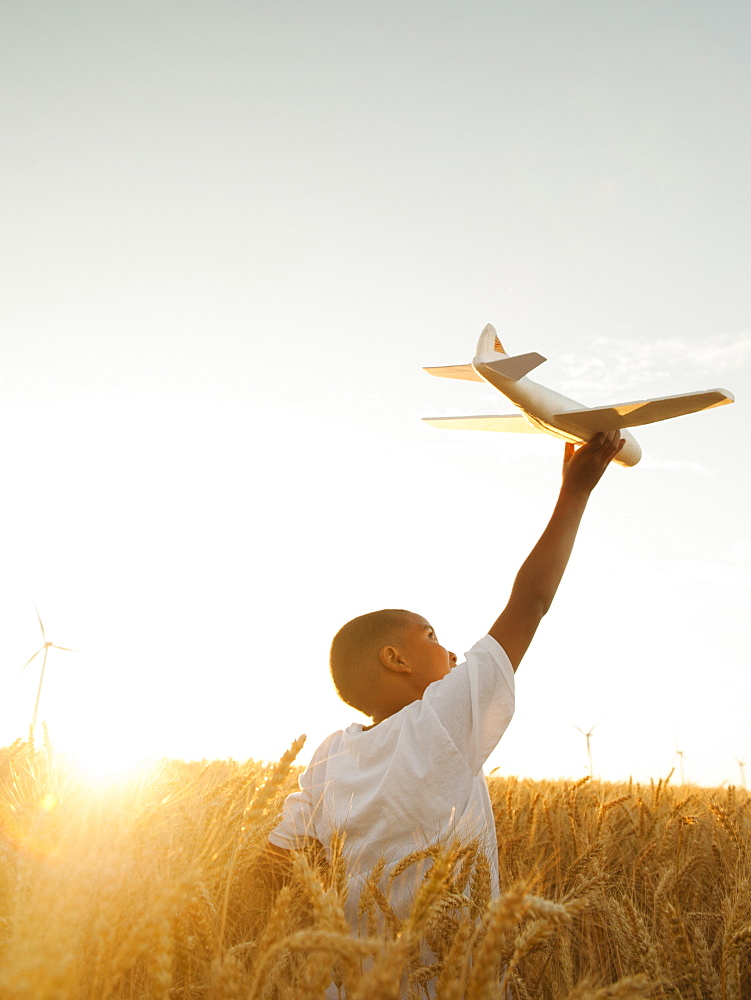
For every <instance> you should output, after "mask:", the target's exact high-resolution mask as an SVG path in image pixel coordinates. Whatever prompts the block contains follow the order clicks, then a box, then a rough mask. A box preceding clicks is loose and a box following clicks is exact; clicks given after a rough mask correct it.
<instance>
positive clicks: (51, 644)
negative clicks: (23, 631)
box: [18, 604, 78, 732]
mask: <svg viewBox="0 0 751 1000" xmlns="http://www.w3.org/2000/svg"><path fill="white" fill-rule="evenodd" d="M34 610H35V611H36V613H37V620H38V621H39V628H40V629H41V632H42V645H41V646H40V647H39V649H38V650H37V651H36V653H34V655H33V656H30V657H29V659H28V660H27V661H26V663H24V665H23V666H22V667H21V669H20V670H19V671H18V672H19V673H22V672H23V671H24V670H25V669H26V668H27V667H28V665H29V664H30V663H31V662H32V660H35V659H36V658H37V656H39V654H40V653H43V654H44V655H43V656H42V672H41V673H40V674H39V687H38V688H37V698H36V701H35V702H34V714H33V716H32V717H31V729H32V732H33V731H34V730H35V729H36V724H37V712H38V711H39V699H40V698H41V696H42V683H43V682H44V671H45V669H46V667H47V652H48V651H49V650H50V649H62V650H63V651H64V652H66V653H77V652H78V650H77V649H70V648H69V647H68V646H56V645H55V644H54V642H49V641H48V639H47V636H46V635H45V634H44V625H43V623H42V617H41V615H40V614H39V608H38V607H37V606H36V604H35V605H34Z"/></svg>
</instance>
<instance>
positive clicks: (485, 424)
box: [422, 413, 544, 434]
mask: <svg viewBox="0 0 751 1000" xmlns="http://www.w3.org/2000/svg"><path fill="white" fill-rule="evenodd" d="M422 419H423V421H424V422H425V423H426V424H431V425H432V426H433V427H442V428H443V429H444V430H449V431H512V432H515V433H517V434H543V433H544V431H539V430H538V429H537V428H536V427H533V426H532V424H530V423H529V422H528V421H527V420H525V419H524V417H523V416H522V415H521V413H508V414H504V415H503V416H499V415H497V414H494V415H489V416H479V417H423V418H422Z"/></svg>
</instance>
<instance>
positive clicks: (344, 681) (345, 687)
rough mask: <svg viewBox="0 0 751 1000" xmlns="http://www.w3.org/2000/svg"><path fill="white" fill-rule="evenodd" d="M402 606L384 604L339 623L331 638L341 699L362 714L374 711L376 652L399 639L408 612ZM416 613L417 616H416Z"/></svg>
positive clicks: (333, 673) (333, 668) (331, 660)
mask: <svg viewBox="0 0 751 1000" xmlns="http://www.w3.org/2000/svg"><path fill="white" fill-rule="evenodd" d="M413 613H414V612H412V611H405V610H404V609H403V608H383V609H382V610H381V611H369V612H368V614H365V615H360V616H359V617H358V618H353V619H352V621H349V622H347V624H346V625H342V627H341V628H340V629H339V631H338V632H337V633H336V635H335V636H334V638H333V640H332V642H331V654H330V657H329V665H330V667H331V677H332V679H333V681H334V684H335V686H336V690H337V693H338V694H339V697H340V698H341V699H342V701H344V702H346V704H347V705H351V706H352V708H356V709H357V711H358V712H363V713H364V714H365V715H371V716H372V714H373V710H374V705H373V704H372V697H373V681H374V679H375V667H376V665H377V662H378V661H377V654H378V652H379V650H381V649H382V648H383V647H384V646H386V645H388V644H389V643H390V642H393V641H394V640H395V639H397V640H398V639H399V637H400V635H401V632H402V630H403V629H404V626H405V625H406V624H407V619H406V616H407V615H412V614H413ZM416 617H417V616H416Z"/></svg>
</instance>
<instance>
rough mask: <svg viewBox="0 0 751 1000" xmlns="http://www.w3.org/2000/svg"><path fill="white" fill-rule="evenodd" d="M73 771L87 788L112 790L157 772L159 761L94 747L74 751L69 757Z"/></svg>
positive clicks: (118, 749) (113, 749) (71, 751)
mask: <svg viewBox="0 0 751 1000" xmlns="http://www.w3.org/2000/svg"><path fill="white" fill-rule="evenodd" d="M66 757H67V758H68V760H69V762H70V765H71V769H72V770H73V771H74V772H75V773H76V775H77V776H78V777H79V778H80V779H81V780H82V781H83V782H85V783H86V784H88V785H95V786H97V787H109V786H111V785H117V784H121V783H124V782H128V781H131V780H133V779H134V778H142V777H145V776H146V775H148V774H149V772H150V771H151V770H152V769H153V768H154V766H155V764H156V761H154V760H153V759H152V758H150V757H144V756H137V755H136V754H135V753H134V752H133V750H132V748H131V749H130V750H129V749H128V748H124V747H107V746H102V745H101V744H96V743H95V744H91V745H89V746H86V747H76V748H72V749H71V750H70V751H68V752H67V753H66Z"/></svg>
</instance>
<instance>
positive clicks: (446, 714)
mask: <svg viewBox="0 0 751 1000" xmlns="http://www.w3.org/2000/svg"><path fill="white" fill-rule="evenodd" d="M622 447H623V441H622V440H621V439H620V434H619V432H618V431H613V432H610V433H607V434H598V435H597V436H596V437H594V438H593V439H592V440H591V441H590V442H589V443H588V444H585V445H583V446H582V447H580V448H578V449H575V448H574V446H573V445H572V444H567V445H566V451H565V457H564V465H563V483H562V486H561V491H560V495H559V497H558V501H557V503H556V506H555V509H554V511H553V515H552V517H551V519H550V522H549V524H548V526H547V528H546V529H545V531H544V533H543V535H542V537H541V538H540V540H539V541H538V543H537V545H536V546H535V547H534V549H533V550H532V552H531V553H530V555H529V556H528V557H527V559H526V560H525V562H524V564H523V565H522V567H521V569H520V570H519V572H518V574H517V576H516V580H515V581H514V586H513V589H512V591H511V597H510V598H509V601H508V604H507V605H506V607H505V608H504V610H503V611H502V612H501V615H500V617H499V618H498V619H497V621H496V622H495V623H494V624H493V626H492V627H491V629H490V632H489V634H488V635H487V636H485V637H483V638H482V639H480V640H479V642H477V643H476V644H475V645H474V646H473V647H472V649H471V650H470V651H469V652H468V653H467V654H466V662H465V663H462V664H460V665H458V666H457V658H456V656H455V655H454V653H452V652H450V651H448V650H447V649H445V648H444V647H443V646H441V644H440V643H439V642H438V638H437V636H436V634H435V632H434V631H433V628H432V626H431V625H430V624H429V623H428V622H427V621H426V620H425V619H424V618H422V617H420V616H419V615H416V614H413V613H411V612H408V611H397V610H385V611H376V612H372V613H371V614H367V615H362V616H361V617H360V618H355V619H354V620H353V621H351V622H348V623H347V624H346V625H345V626H344V627H343V628H342V629H341V630H340V631H339V632H338V633H337V635H336V636H335V638H334V641H333V643H332V647H331V670H332V675H333V678H334V682H335V684H336V686H337V689H338V691H339V694H340V695H341V697H342V698H343V700H344V701H345V702H347V704H350V705H352V706H353V707H355V708H357V709H358V710H359V711H362V712H364V713H365V714H366V715H369V716H370V717H371V718H372V719H373V724H372V725H370V726H362V725H360V724H357V723H356V724H354V725H351V726H350V727H349V728H348V729H346V730H344V731H343V732H342V731H340V732H337V733H334V734H333V735H332V736H330V737H329V738H328V739H327V740H325V741H324V743H322V744H321V746H320V747H319V748H318V749H317V750H316V752H315V754H314V755H313V759H312V760H311V762H310V764H309V765H308V767H307V768H306V770H305V772H304V773H303V774H302V775H301V777H300V791H299V792H296V793H295V794H293V795H290V796H289V798H288V799H287V801H286V803H285V806H284V813H283V816H282V820H281V822H280V823H279V824H278V826H276V827H275V828H274V830H272V832H271V834H270V837H269V844H270V846H269V853H270V854H272V855H274V856H276V857H277V858H280V859H281V858H284V857H285V856H286V857H289V855H287V851H289V850H294V849H301V848H304V847H309V846H311V845H314V844H316V843H320V844H321V845H322V846H323V848H324V850H325V851H328V850H329V849H330V845H331V842H332V838H333V836H334V835H335V834H343V835H344V852H345V855H346V859H347V864H348V876H349V896H348V900H347V915H348V918H349V919H350V922H351V924H352V926H353V927H354V928H355V929H357V928H358V909H357V904H358V898H359V894H360V889H361V886H362V882H363V880H364V879H365V878H366V876H367V874H368V873H369V871H370V870H371V869H372V868H373V866H374V865H375V864H376V863H377V862H378V860H379V859H380V858H381V857H383V858H385V859H386V868H385V869H384V877H383V879H382V881H381V885H382V887H383V888H384V890H385V889H386V887H387V886H389V875H390V873H391V871H392V870H393V868H394V867H395V865H396V864H397V863H398V862H399V861H400V860H401V859H402V858H405V857H406V856H407V855H408V854H410V853H411V852H413V851H417V850H420V849H421V848H424V847H427V846H429V845H431V844H435V843H443V844H450V843H452V842H454V841H456V840H461V841H466V840H470V839H475V838H478V839H479V841H480V844H481V848H482V849H483V850H484V851H485V853H486V855H487V858H488V862H489V864H490V870H491V886H492V893H493V895H494V896H497V895H498V894H499V886H498V845H497V841H496V834H495V823H494V819H493V813H492V810H491V805H490V796H489V794H488V789H487V784H486V781H485V777H484V775H483V772H482V766H483V764H484V762H485V760H486V759H487V757H488V756H489V754H490V753H491V751H492V750H493V748H494V747H495V746H496V744H497V743H498V741H499V740H500V738H501V736H502V735H503V733H504V731H505V729H506V727H507V726H508V724H509V722H510V721H511V716H512V714H513V711H514V672H515V671H516V669H517V667H518V666H519V664H520V662H521V660H522V658H523V656H524V654H525V653H526V651H527V648H528V647H529V644H530V642H531V641H532V637H533V636H534V634H535V631H536V630H537V627H538V625H539V624H540V621H541V620H542V618H543V616H544V615H545V613H546V612H547V610H548V608H549V607H550V604H551V602H552V600H553V596H554V595H555V592H556V590H557V588H558V584H559V583H560V581H561V578H562V576H563V573H564V570H565V568H566V565H567V563H568V560H569V556H570V555H571V551H572V548H573V544H574V540H575V538H576V533H577V530H578V528H579V523H580V521H581V517H582V515H583V513H584V508H585V507H586V504H587V500H588V499H589V495H590V493H591V491H592V490H593V489H594V487H595V486H596V485H597V483H598V482H599V480H600V477H601V476H602V474H603V473H604V471H605V469H606V468H607V466H608V464H609V463H610V462H611V460H612V459H613V458H614V457H615V456H616V455H617V453H618V452H619V451H620V449H621V448H622ZM423 871H424V868H423V869H422V870H420V866H417V867H415V866H411V867H409V868H408V869H407V870H406V871H405V872H404V873H403V874H401V875H399V876H398V877H397V878H396V879H394V880H393V881H392V882H391V885H390V887H389V902H390V903H391V905H392V906H393V907H394V909H395V911H396V913H397V914H398V915H399V916H400V917H403V916H404V915H405V914H406V912H408V909H409V905H410V901H411V898H412V896H413V894H414V891H415V889H416V879H418V878H419V877H420V876H421V875H422V873H423Z"/></svg>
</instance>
